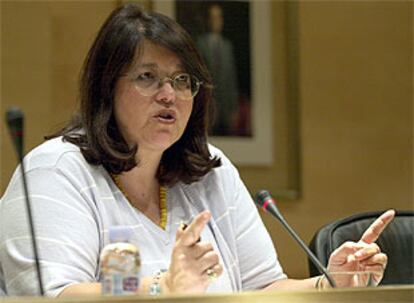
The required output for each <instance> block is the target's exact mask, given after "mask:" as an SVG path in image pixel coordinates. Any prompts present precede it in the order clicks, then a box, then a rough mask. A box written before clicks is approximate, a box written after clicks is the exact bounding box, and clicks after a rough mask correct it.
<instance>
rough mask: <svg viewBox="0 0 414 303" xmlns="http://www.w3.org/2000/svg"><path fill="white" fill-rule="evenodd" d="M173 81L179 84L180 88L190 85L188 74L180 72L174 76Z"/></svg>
mask: <svg viewBox="0 0 414 303" xmlns="http://www.w3.org/2000/svg"><path fill="white" fill-rule="evenodd" d="M175 82H176V83H177V85H179V86H180V87H182V88H187V87H188V86H189V85H191V78H190V75H187V74H181V75H178V76H177V77H176V78H175Z"/></svg>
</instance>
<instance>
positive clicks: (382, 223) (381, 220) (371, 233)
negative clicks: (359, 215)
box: [360, 209, 395, 243]
mask: <svg viewBox="0 0 414 303" xmlns="http://www.w3.org/2000/svg"><path fill="white" fill-rule="evenodd" d="M394 216H395V210H393V209H390V210H387V211H386V212H385V213H383V214H382V215H381V216H379V217H378V218H377V219H376V220H375V221H374V222H373V223H372V224H371V225H370V226H369V227H368V229H367V230H366V231H365V232H364V234H363V235H362V237H361V240H360V241H363V242H365V243H373V242H375V241H376V240H377V239H378V237H379V236H380V235H381V233H382V232H383V231H384V229H385V228H386V227H387V225H388V224H389V223H390V222H391V221H392V219H393V218H394Z"/></svg>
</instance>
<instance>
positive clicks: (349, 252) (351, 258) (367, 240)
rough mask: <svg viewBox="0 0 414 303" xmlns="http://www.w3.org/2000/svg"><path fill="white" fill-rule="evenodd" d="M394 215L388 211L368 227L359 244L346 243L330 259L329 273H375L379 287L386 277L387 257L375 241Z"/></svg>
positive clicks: (391, 211) (393, 212)
mask: <svg viewBox="0 0 414 303" xmlns="http://www.w3.org/2000/svg"><path fill="white" fill-rule="evenodd" d="M394 215H395V211H394V210H388V211H386V212H385V213H383V214H382V215H381V216H380V217H378V218H377V219H376V220H375V221H374V222H373V223H372V224H371V225H370V226H369V227H368V229H367V230H366V231H365V232H364V234H363V235H362V237H361V239H360V240H359V241H358V242H345V243H344V244H342V245H341V246H340V247H339V248H337V249H336V250H335V251H334V252H333V253H332V254H331V256H330V258H329V263H328V272H349V271H367V272H374V274H373V277H372V278H373V280H374V282H375V284H376V285H378V283H379V282H380V281H381V279H382V277H383V275H384V269H385V267H386V265H387V255H385V254H384V253H382V252H381V249H380V248H379V246H378V245H377V244H375V241H376V240H377V239H378V237H379V236H380V235H381V233H382V232H383V230H384V229H385V228H386V227H387V225H388V224H389V223H390V222H391V221H392V219H393V218H394ZM338 286H342V287H345V286H352V285H338Z"/></svg>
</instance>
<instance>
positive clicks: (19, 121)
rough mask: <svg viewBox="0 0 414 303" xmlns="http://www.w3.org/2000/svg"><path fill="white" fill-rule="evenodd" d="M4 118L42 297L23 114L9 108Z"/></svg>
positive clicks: (16, 109) (42, 289)
mask: <svg viewBox="0 0 414 303" xmlns="http://www.w3.org/2000/svg"><path fill="white" fill-rule="evenodd" d="M6 118H7V124H8V126H9V131H10V135H11V137H12V140H13V143H14V145H15V149H16V152H17V156H18V160H19V162H20V171H21V174H22V180H23V188H24V197H25V202H26V211H27V218H28V220H29V228H30V235H31V238H32V247H33V255H34V259H35V266H36V273H37V279H38V282H39V292H40V295H41V296H44V288H43V281H42V274H41V270H40V262H39V254H38V249H37V242H36V234H35V229H34V224H33V215H32V208H31V205H30V199H29V190H28V186H27V180H26V175H25V169H24V161H23V113H22V111H21V110H20V109H18V108H10V109H9V110H8V111H7V113H6Z"/></svg>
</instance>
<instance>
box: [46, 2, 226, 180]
mask: <svg viewBox="0 0 414 303" xmlns="http://www.w3.org/2000/svg"><path fill="white" fill-rule="evenodd" d="M144 39H146V40H149V41H151V42H152V43H155V44H157V45H160V46H162V47H165V48H167V49H169V50H171V51H172V52H174V53H175V54H176V55H177V56H178V57H179V58H180V59H181V62H182V64H183V66H184V68H185V70H186V71H187V72H188V73H190V74H192V75H194V76H196V77H197V78H198V79H199V80H200V81H202V83H203V85H201V87H200V91H199V93H198V94H197V96H196V97H195V98H194V101H193V102H194V105H193V110H192V112H191V116H190V119H189V121H188V124H187V127H186V129H185V131H184V133H183V135H182V136H181V138H180V139H179V140H178V141H177V142H175V143H174V144H173V145H172V146H171V147H169V148H168V149H167V150H166V151H164V153H163V156H162V158H161V164H160V166H159V169H158V172H157V178H158V180H159V182H160V183H161V184H166V185H172V184H175V183H176V182H178V181H182V182H184V183H191V182H194V181H197V180H199V179H200V178H201V177H202V176H204V175H205V174H207V173H208V172H209V171H210V170H211V169H213V168H214V167H218V166H220V165H221V162H220V159H218V158H217V157H214V158H212V157H211V155H210V152H209V150H208V145H207V128H208V121H209V112H210V106H211V103H212V85H211V77H210V75H209V73H208V71H207V68H206V66H205V64H204V63H203V61H202V59H201V57H200V55H199V54H198V52H197V51H196V48H195V46H194V43H193V42H192V39H191V37H190V36H189V34H188V33H187V32H186V31H185V30H184V29H183V28H182V27H181V26H180V25H178V24H177V23H176V22H175V21H173V20H171V19H170V18H168V17H166V16H164V15H161V14H158V13H155V12H144V11H142V10H141V9H140V8H139V7H138V6H136V5H133V4H127V5H125V6H122V7H120V8H118V9H116V10H115V11H114V12H112V14H111V15H110V16H109V17H108V19H107V20H106V21H105V23H104V24H103V26H102V28H101V29H100V31H99V33H98V35H97V37H96V39H95V41H94V43H93V45H92V47H91V49H90V50H89V53H88V55H87V57H86V59H85V62H84V66H83V68H82V74H81V79H80V103H81V107H80V110H79V112H78V113H77V114H76V115H75V116H74V117H73V118H72V120H71V121H70V122H69V123H68V125H67V126H66V127H64V128H63V129H62V130H60V131H59V132H57V133H56V134H54V135H52V136H48V137H46V139H50V138H53V137H56V136H63V138H64V140H66V141H69V142H71V143H73V144H76V145H77V146H79V147H80V149H81V151H82V154H83V156H84V157H85V159H86V160H87V161H88V163H90V164H93V165H103V166H104V167H105V169H106V170H107V171H108V172H110V173H113V174H119V173H121V172H123V171H128V170H130V169H132V168H133V167H135V166H136V165H137V164H138V163H136V160H135V155H136V153H137V150H138V148H139V146H134V147H132V148H130V147H129V146H128V144H127V143H126V140H125V139H124V138H123V136H122V135H121V132H120V131H119V129H118V126H117V123H116V121H115V117H114V111H113V108H114V90H115V85H116V83H117V81H118V79H119V78H120V76H121V74H122V73H123V72H124V71H125V70H126V69H127V68H128V67H129V66H130V65H131V64H132V63H133V61H134V55H135V53H136V50H137V48H138V51H139V50H140V48H141V47H142V45H143V42H144Z"/></svg>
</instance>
